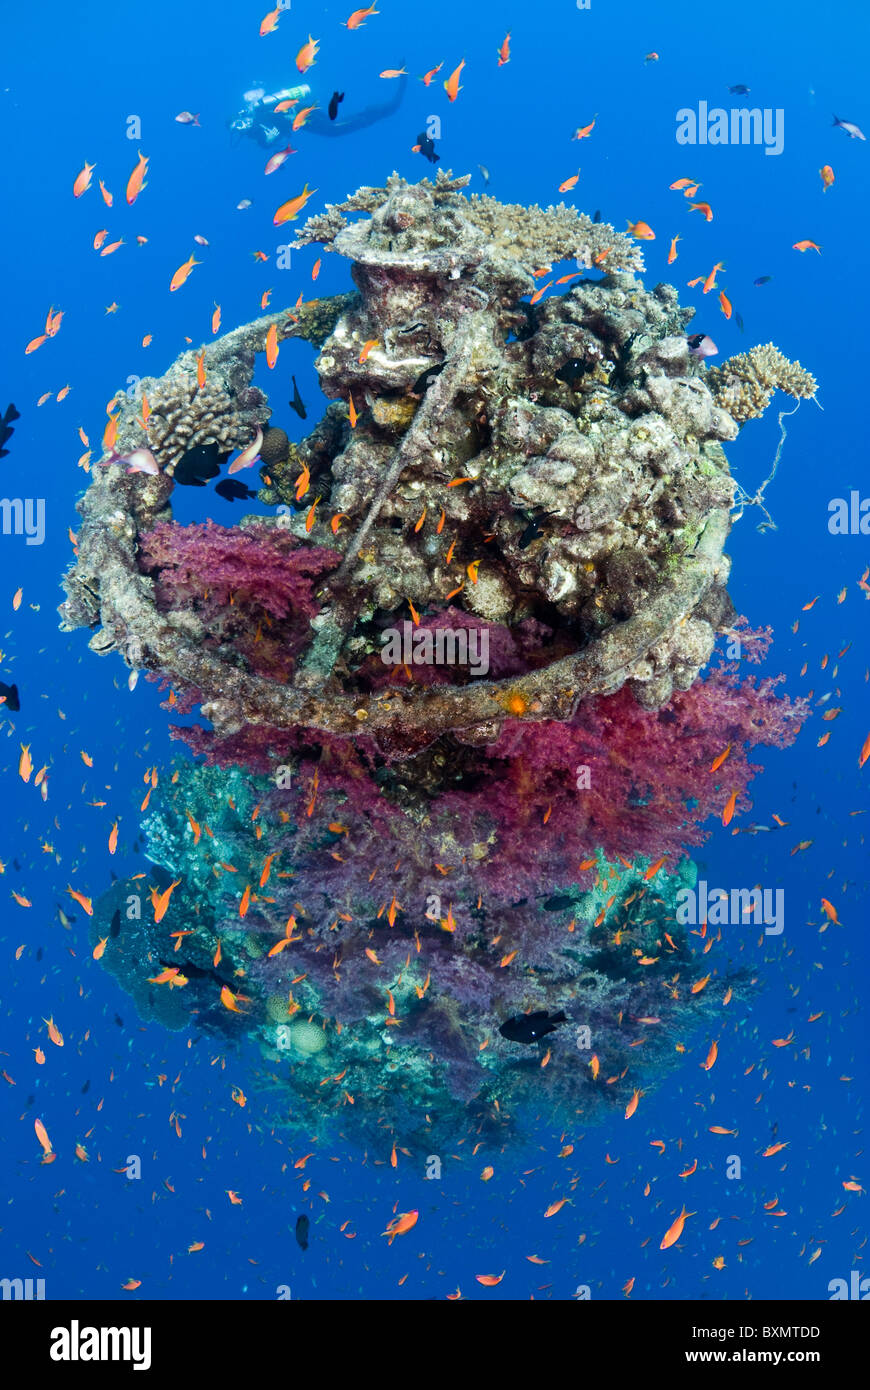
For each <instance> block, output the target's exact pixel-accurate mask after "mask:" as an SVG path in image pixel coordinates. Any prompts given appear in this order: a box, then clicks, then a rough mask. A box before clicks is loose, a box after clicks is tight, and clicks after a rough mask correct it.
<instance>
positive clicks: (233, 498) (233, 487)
mask: <svg viewBox="0 0 870 1390" xmlns="http://www.w3.org/2000/svg"><path fill="white" fill-rule="evenodd" d="M215 492H216V493H217V494H218V496H219V497H224V498H225V499H226V500H227V502H248V501H250V499H251V498H252V497H256V495H257V494H256V492H255V491H254V490H253V488H249V487H248V485H247V483H240V482H237V481H236V479H235V478H224V480H223V482H221V483H218V485H217V487H216V488H215Z"/></svg>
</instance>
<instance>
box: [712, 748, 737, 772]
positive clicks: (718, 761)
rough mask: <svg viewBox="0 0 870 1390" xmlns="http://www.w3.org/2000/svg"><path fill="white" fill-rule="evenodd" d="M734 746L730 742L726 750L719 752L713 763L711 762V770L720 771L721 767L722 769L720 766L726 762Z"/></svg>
mask: <svg viewBox="0 0 870 1390" xmlns="http://www.w3.org/2000/svg"><path fill="white" fill-rule="evenodd" d="M732 747H733V745H732V744H730V743H729V745H728V747H727V748H726V749H725V750H724V752H722V753H719V754H718V755H717V756H716V757H715V758H714V759H713V761H712V763H711V764H710V771H711V772H718V771H719V769H720V767H721V766H722V764H723V763H724V761H725V759H726V758H727V757H728V755H729V754H730V752H731V749H732Z"/></svg>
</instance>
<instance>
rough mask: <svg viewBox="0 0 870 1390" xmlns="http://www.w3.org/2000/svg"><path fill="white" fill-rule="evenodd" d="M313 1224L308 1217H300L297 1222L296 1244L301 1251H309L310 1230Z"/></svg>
mask: <svg viewBox="0 0 870 1390" xmlns="http://www.w3.org/2000/svg"><path fill="white" fill-rule="evenodd" d="M310 1225H311V1222H310V1221H309V1220H308V1217H307V1216H300V1217H299V1218H298V1219H297V1221H296V1244H297V1245H298V1246H299V1249H300V1250H307V1249H308V1228H309V1226H310Z"/></svg>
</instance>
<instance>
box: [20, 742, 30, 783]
mask: <svg viewBox="0 0 870 1390" xmlns="http://www.w3.org/2000/svg"><path fill="white" fill-rule="evenodd" d="M32 771H33V760H32V758H31V756H30V744H29V743H27V744H24V743H22V745H21V757H20V758H19V759H18V776H19V777H20V778H21V780H22V782H29V781H30V774H31V773H32Z"/></svg>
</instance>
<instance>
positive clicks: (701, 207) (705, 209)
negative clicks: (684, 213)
mask: <svg viewBox="0 0 870 1390" xmlns="http://www.w3.org/2000/svg"><path fill="white" fill-rule="evenodd" d="M689 212H702V213H703V214H704V220H705V222H712V221H713V209H712V208H711V207H710V204H709V203H690V204H689Z"/></svg>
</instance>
